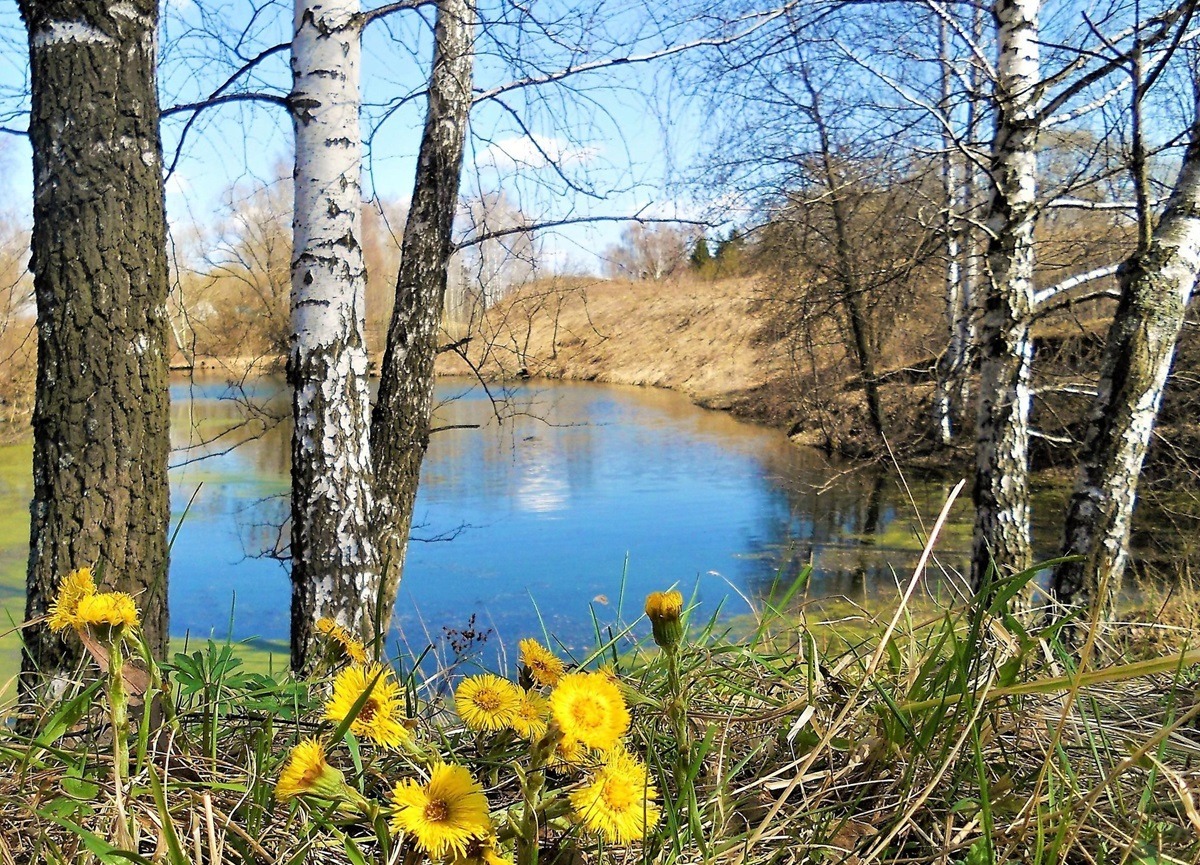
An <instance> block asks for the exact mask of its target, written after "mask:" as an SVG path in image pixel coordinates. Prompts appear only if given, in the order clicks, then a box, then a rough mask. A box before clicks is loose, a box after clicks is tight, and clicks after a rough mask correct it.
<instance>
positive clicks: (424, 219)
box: [371, 0, 475, 627]
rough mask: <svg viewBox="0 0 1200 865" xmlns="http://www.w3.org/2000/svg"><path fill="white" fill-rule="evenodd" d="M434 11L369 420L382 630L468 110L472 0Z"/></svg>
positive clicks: (409, 497)
mask: <svg viewBox="0 0 1200 865" xmlns="http://www.w3.org/2000/svg"><path fill="white" fill-rule="evenodd" d="M437 8H438V15H437V26H436V28H435V34H434V37H435V48H434V58H433V71H432V74H431V75H430V81H429V108H428V113H427V114H426V118H425V131H424V134H423V136H422V138H421V149H420V153H419V155H418V158H417V177H416V183H415V186H414V189H413V197H412V205H411V207H410V208H409V213H408V221H407V223H406V224H405V227H404V240H403V242H402V245H401V259H400V272H399V274H398V276H397V278H396V305H395V308H394V309H393V311H392V320H391V324H390V326H389V327H388V336H387V347H386V350H385V353H384V359H383V367H382V369H381V371H380V380H379V396H378V399H377V401H376V404H375V409H374V413H373V414H372V417H371V449H372V451H371V452H372V455H373V457H374V459H375V478H376V487H375V496H376V508H377V511H376V512H377V519H378V537H379V539H380V552H381V562H382V566H383V570H384V585H383V591H382V595H381V597H382V604H381V608H380V611H381V614H382V617H383V621H382V622H381V627H386V626H387V623H388V620H389V619H390V616H391V612H392V606H393V604H394V601H395V598H396V591H397V589H398V588H399V585H400V577H401V575H402V572H403V568H404V560H405V554H406V552H407V549H408V536H409V532H410V531H411V528H412V518H413V506H414V504H415V501H416V495H417V483H418V481H419V479H420V474H421V462H422V461H423V460H424V458H425V450H426V448H427V447H428V445H429V417H430V413H431V411H432V408H433V362H434V359H435V358H436V356H437V348H438V331H439V327H440V324H441V318H442V305H443V301H444V299H445V294H446V274H447V268H448V265H449V262H450V255H451V251H452V242H451V241H452V236H451V232H452V230H453V226H454V216H455V213H456V211H457V209H458V187H459V180H460V178H461V174H462V158H463V143H464V141H465V140H466V133H467V119H468V115H469V113H470V110H471V98H472V93H471V75H472V62H473V53H472V52H473V45H474V38H475V8H474V6H473V5H472V2H471V0H438V4H437Z"/></svg>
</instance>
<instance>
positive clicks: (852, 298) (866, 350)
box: [801, 69, 885, 439]
mask: <svg viewBox="0 0 1200 865" xmlns="http://www.w3.org/2000/svg"><path fill="white" fill-rule="evenodd" d="M801 74H802V75H803V80H804V86H805V88H806V89H807V90H808V94H809V96H810V97H811V98H812V104H811V106H810V108H809V116H810V117H811V119H812V121H813V125H814V126H815V127H816V129H817V137H818V140H819V141H820V144H821V167H822V172H823V174H824V178H823V179H824V181H825V188H826V189H827V190H828V199H829V208H830V215H831V216H832V217H833V230H834V248H835V255H836V256H837V267H836V274H837V281H838V289H839V295H840V296H839V300H840V301H841V304H842V309H843V310H845V312H846V318H847V320H848V321H849V323H850V338H851V341H852V343H853V347H854V355H855V360H857V361H858V371H859V375H860V377H861V378H862V383H863V395H864V397H865V398H866V402H867V420H868V421H869V422H870V424H871V430H872V432H874V433H875V435H876V436H877V437H878V438H879V439H882V438H883V437H884V435H885V430H884V419H883V402H882V400H881V399H880V395H879V377H878V375H877V373H876V365H875V349H874V347H873V345H872V339H871V336H872V334H871V322H870V319H869V318H868V315H867V305H866V297H865V294H866V293H865V290H864V288H863V286H862V284H861V283H860V282H859V279H858V273H857V268H856V266H855V261H856V253H855V250H854V240H853V238H852V237H851V228H850V213H849V212H848V210H847V206H846V197H845V195H844V194H843V193H842V188H843V186H844V185H845V182H846V181H845V178H843V177H842V176H841V175H840V174H839V172H838V171H837V168H836V167H835V166H834V164H833V142H832V141H831V139H830V135H829V128H828V127H827V126H826V125H825V117H824V115H823V114H822V113H821V97H820V93H819V92H818V91H817V88H816V87H814V86H813V83H812V79H811V78H810V77H809V75H808V71H807V69H804V70H802V73H801Z"/></svg>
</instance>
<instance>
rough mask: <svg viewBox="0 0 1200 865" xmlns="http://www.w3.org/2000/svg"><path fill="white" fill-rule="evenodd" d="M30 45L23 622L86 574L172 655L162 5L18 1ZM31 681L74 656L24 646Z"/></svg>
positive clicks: (40, 645) (37, 639)
mask: <svg viewBox="0 0 1200 865" xmlns="http://www.w3.org/2000/svg"><path fill="white" fill-rule="evenodd" d="M20 8H21V14H22V17H23V18H24V20H25V23H26V25H27V26H28V29H29V56H30V66H31V85H32V97H33V105H32V113H31V115H30V124H29V133H30V139H31V143H32V145H33V175H34V203H33V243H32V246H33V264H32V266H33V275H34V291H35V294H36V297H37V307H38V373H37V394H36V402H35V405H34V416H33V433H34V445H33V488H34V492H33V496H34V498H33V505H32V519H31V531H30V554H29V570H28V574H27V583H26V588H27V600H26V607H25V609H26V616H27V618H29V619H36V618H38V617H40V616H43V615H45V614H46V612H47V610H48V608H49V605H50V603H51V602H52V600H53V599H54V595H55V594H56V592H57V590H58V585H59V580H60V579H61V578H62V577H63V576H64V575H65V574H66V573H67V572H69V571H70V570H72V569H73V568H77V567H82V566H85V565H90V566H95V567H99V568H101V569H102V575H103V579H104V583H105V584H106V585H108V586H110V587H115V588H119V589H121V590H124V591H128V592H131V593H132V594H134V595H135V596H136V599H137V603H138V606H139V607H140V608H141V610H142V627H143V629H144V632H145V635H146V637H147V639H148V640H149V643H150V646H151V648H152V649H153V650H154V651H155V652H156V653H157V654H158V655H159V656H160V657H161V656H163V655H164V654H165V651H166V646H167V522H168V520H169V517H170V512H169V508H168V484H167V454H168V448H169V437H168V424H169V422H170V414H169V407H168V389H167V357H166V329H167V322H166V299H167V259H166V226H165V221H164V208H163V177H162V146H161V142H160V140H159V131H158V111H159V110H158V93H157V90H156V87H155V60H156V57H155V54H156V39H155V35H156V31H157V26H158V3H157V0H123V2H110V0H90V2H89V0H22V2H21V4H20ZM24 636H25V657H24V661H23V669H24V672H25V674H26V675H25V677H24V679H23V682H24V686H25V688H27V689H28V688H32V687H36V684H37V680H36V673H37V671H41V672H42V673H46V674H51V673H55V672H57V671H61V670H63V669H65V668H67V666H68V665H71V664H73V662H75V661H76V660H77V659H78V657H79V654H80V651H81V649H80V647H79V645H78V641H77V640H64V639H62V638H61V637H57V636H54V635H52V634H50V632H49V631H48V629H46V628H45V627H43V626H40V625H39V626H36V627H32V628H29V629H27V630H26V631H25V635H24Z"/></svg>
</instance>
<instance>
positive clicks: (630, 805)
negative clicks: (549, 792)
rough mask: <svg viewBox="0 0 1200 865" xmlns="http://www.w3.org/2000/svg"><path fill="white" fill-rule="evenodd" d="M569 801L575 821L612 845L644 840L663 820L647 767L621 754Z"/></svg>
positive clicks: (617, 754) (618, 753)
mask: <svg viewBox="0 0 1200 865" xmlns="http://www.w3.org/2000/svg"><path fill="white" fill-rule="evenodd" d="M570 798H571V807H572V808H573V809H574V811H575V817H576V819H577V820H579V822H580V823H582V824H583V826H584V827H585V828H586V829H587V830H589V831H591V832H598V833H600V834H602V835H603V836H604V837H605V838H606V839H607V840H608V841H609V842H610V843H613V844H627V843H629V842H630V841H639V840H641V839H642V838H644V837H645V836H646V832H647V831H649V830H651V829H653V828H654V827H655V826H656V825H657V824H658V819H659V816H660V812H659V808H658V805H656V804H655V802H654V800H655V799H657V798H658V791H657V790H656V789H655V788H654V785H653V784H651V783H649V781H648V780H647V779H646V767H645V766H644V765H643V764H642V763H641V762H640V761H638V760H637V759H635V758H634V757H632V756H630V755H629V754H627V753H625V752H624V751H620V750H617V751H613V752H612V754H611V755H610V756H609V759H608V762H607V763H606V764H605V765H604V766H602V767H601V768H600V770H599V771H597V772H596V774H595V775H594V776H593V778H592V780H591V782H590V783H589V784H587V786H585V787H582V788H581V789H579V790H576V791H575V792H574V793H572V794H571V797H570Z"/></svg>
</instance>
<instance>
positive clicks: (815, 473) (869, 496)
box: [171, 379, 966, 648]
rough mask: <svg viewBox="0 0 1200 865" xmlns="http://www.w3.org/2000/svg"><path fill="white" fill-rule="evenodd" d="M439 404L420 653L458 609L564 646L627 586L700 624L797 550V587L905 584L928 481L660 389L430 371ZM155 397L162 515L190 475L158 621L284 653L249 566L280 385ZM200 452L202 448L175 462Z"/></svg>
mask: <svg viewBox="0 0 1200 865" xmlns="http://www.w3.org/2000/svg"><path fill="white" fill-rule="evenodd" d="M234 395H236V396H238V397H239V398H238V399H230V398H229V397H231V396H234ZM437 395H438V399H439V401H440V402H441V406H440V408H439V410H438V412H437V415H436V418H435V426H437V427H443V428H446V429H445V431H443V432H440V433H438V434H436V435H435V436H434V437H433V441H432V444H431V447H430V450H429V454H428V457H427V459H426V462H425V466H424V469H423V473H422V481H421V489H420V494H419V496H418V500H417V509H416V524H417V527H416V528H415V529H414V535H415V537H417V538H418V539H420V540H419V541H418V542H416V543H414V544H413V546H412V549H411V551H410V554H409V561H408V566H407V572H406V577H405V581H404V583H403V585H402V587H401V594H400V598H399V600H398V602H397V619H396V621H397V625H398V626H399V628H400V630H401V632H402V633H403V635H405V636H406V637H407V639H408V641H409V642H410V643H413V644H416V645H418V647H419V645H421V644H423V642H424V640H425V638H426V635H429V636H432V637H434V638H436V637H438V636H440V634H441V632H442V628H443V627H444V626H445V627H457V628H463V627H465V626H466V623H467V622H468V619H469V617H470V616H471V615H472V614H475V615H476V616H477V624H478V625H481V626H483V627H485V628H491V629H493V631H494V632H495V633H496V634H497V636H499V637H501V638H502V639H503V640H504V642H505V643H506V644H509V645H512V644H514V642H515V640H516V639H517V638H518V637H520V636H523V635H525V634H528V633H541V631H542V626H543V624H544V626H545V628H546V630H548V631H549V632H550V633H552V634H555V635H556V636H557V637H558V639H560V640H561V641H562V642H563V643H564V644H566V645H567V646H569V647H575V648H578V647H583V646H586V645H590V644H591V643H592V642H593V628H594V625H593V623H592V619H591V613H590V612H589V610H591V609H594V610H595V621H596V622H597V623H598V624H599V625H600V626H601V627H603V626H604V625H606V624H608V623H610V622H612V621H614V620H615V619H616V618H617V616H618V613H619V608H620V606H621V605H622V604H624V606H625V607H626V612H627V614H629V615H627V616H626V617H625V618H627V619H628V618H633V617H634V616H635V615H636V614H637V613H638V612H639V611H640V610H639V607H640V601H641V598H642V597H643V596H644V593H645V592H647V591H649V590H652V589H657V588H662V587H664V586H666V585H669V584H671V583H679V584H680V585H681V586H683V587H684V589H685V590H686V591H689V592H690V591H692V590H693V589H694V590H695V591H696V593H697V597H698V599H699V600H700V601H701V603H702V604H703V605H704V610H705V611H706V612H708V613H711V612H712V611H714V610H716V609H717V608H718V606H721V605H723V607H722V609H723V612H724V613H725V614H729V615H733V614H738V613H742V612H745V611H746V610H747V600H748V601H749V602H750V603H759V602H760V601H761V599H763V598H764V597H767V596H768V595H769V594H770V593H771V591H772V587H773V586H774V585H776V584H777V583H778V581H779V579H780V577H781V576H783V577H785V578H786V577H787V576H788V575H789V574H791V573H794V572H795V571H796V570H797V569H798V567H799V565H800V564H801V563H803V562H805V561H808V560H809V559H811V560H812V562H813V564H814V568H815V571H814V577H813V580H812V585H811V589H810V592H811V593H812V594H814V595H822V594H846V595H850V596H852V597H861V596H862V595H863V594H865V593H871V592H875V591H888V590H891V591H894V588H892V587H893V586H894V572H893V570H892V568H895V569H896V572H898V573H899V574H901V575H903V576H907V574H906V570H908V569H910V568H911V566H912V564H913V562H914V561H915V559H916V554H917V552H918V551H919V546H920V537H921V534H920V520H921V519H923V520H925V521H927V522H929V523H931V522H932V520H933V518H934V517H935V516H936V514H937V511H938V509H939V508H940V507H941V504H942V502H943V501H944V495H945V493H946V492H947V491H948V488H947V487H946V486H944V485H942V484H935V485H929V484H925V485H922V484H917V485H916V486H915V487H914V488H913V491H912V494H913V496H914V499H915V506H916V507H915V510H914V507H913V504H912V503H910V502H909V501H908V497H907V494H905V493H904V492H903V491H902V490H901V489H900V487H899V486H898V485H897V484H896V483H895V482H893V481H892V480H891V479H889V478H888V477H886V476H884V475H880V474H870V473H866V472H862V471H850V470H848V469H847V468H846V467H840V466H837V465H831V464H830V463H828V462H827V461H826V460H825V459H824V458H823V457H822V456H821V455H820V454H819V453H817V452H815V451H810V450H804V449H799V448H796V447H794V446H792V445H791V444H790V443H788V442H787V440H786V439H785V438H784V437H783V436H782V435H780V434H779V433H777V432H774V431H771V430H765V429H761V428H758V427H754V426H750V425H747V424H742V423H739V422H737V421H735V420H733V419H732V418H730V417H729V416H727V415H725V414H722V413H719V412H710V411H705V410H702V409H698V408H696V407H695V406H693V405H691V404H690V403H689V402H688V401H687V400H686V399H685V398H683V397H681V396H679V395H677V394H672V393H667V392H660V391H651V390H642V389H637V388H624V387H612V386H606V385H594V384H553V385H548V384H545V383H542V384H539V385H537V386H530V387H521V388H519V389H517V390H515V391H513V392H511V393H509V394H506V395H505V397H506V398H505V399H503V400H501V401H499V402H494V401H493V399H492V398H491V397H490V396H489V395H488V394H486V393H485V392H483V391H482V390H481V389H479V388H477V387H473V386H471V385H470V383H467V382H462V381H449V380H448V381H442V382H440V383H439V385H438V390H437ZM223 397H224V398H223ZM172 399H173V404H174V412H175V415H174V418H173V427H172V434H173V441H174V444H175V446H176V449H177V450H176V453H175V457H174V460H173V461H174V463H175V464H176V468H175V469H173V474H172V478H173V482H174V492H173V495H174V499H173V501H174V505H175V508H176V511H177V513H176V516H177V517H178V516H179V515H180V513H181V511H182V509H183V507H184V505H185V504H186V503H187V501H188V497H189V496H190V495H191V494H192V492H193V491H194V490H195V489H196V487H197V486H198V485H200V484H203V486H202V487H201V489H200V492H199V493H198V494H197V495H196V498H195V502H194V504H193V506H192V508H191V510H190V512H189V513H188V515H187V518H186V520H185V521H184V523H183V527H182V529H181V530H180V532H179V536H178V539H177V541H176V544H175V547H174V554H173V561H172V581H171V603H172V631H173V633H175V634H177V635H182V634H183V633H184V632H185V631H187V632H190V633H192V634H198V635H207V634H208V633H210V632H214V633H217V634H220V635H223V634H224V633H225V631H226V629H227V627H228V622H229V620H230V615H231V612H233V621H234V634H235V635H236V636H238V637H248V636H252V635H253V636H257V637H261V638H265V639H270V640H279V641H284V640H286V638H287V627H288V602H289V598H290V591H289V587H288V584H287V577H286V572H285V571H284V569H283V567H282V566H281V565H280V563H279V562H277V561H275V560H273V559H272V558H270V557H269V556H264V552H269V551H272V550H276V549H277V548H278V545H279V540H280V538H281V537H284V538H286V534H284V535H282V536H281V534H280V532H281V527H282V525H283V521H284V518H285V517H286V514H287V502H286V498H285V494H286V492H287V487H288V480H287V474H286V472H287V461H288V428H287V425H286V423H283V422H279V418H281V417H283V416H285V415H286V413H287V407H288V404H287V400H286V396H285V394H284V390H283V386H282V382H279V381H275V380H270V379H263V380H258V381H255V382H252V383H251V384H250V387H249V391H248V392H247V393H246V394H242V393H239V392H237V391H232V390H230V389H228V388H227V387H226V386H225V385H224V384H222V383H218V382H208V383H205V382H181V383H179V384H177V385H176V386H175V387H174V388H173V391H172ZM465 427H477V428H465ZM238 441H241V442H244V443H243V444H242V446H240V447H237V448H234V449H232V450H231V449H229V448H230V445H232V444H234V443H235V442H238ZM205 453H214V454H218V455H217V456H214V457H213V458H212V459H206V460H200V461H195V460H194V458H195V457H196V456H198V455H201V454H205ZM959 513H961V514H965V502H964V503H963V505H962V509H961V510H960V511H959ZM917 514H919V515H920V519H918V518H917V516H916V515H917ZM964 531H965V527H964V526H963V525H962V524H961V523H956V524H955V525H954V526H952V527H951V530H950V531H949V532H947V534H946V535H945V536H944V537H943V542H942V544H941V549H942V553H943V555H945V556H949V563H950V564H952V565H959V564H961V556H962V551H963V550H964V549H965V546H966V545H965V542H964V537H965V535H964ZM449 538H453V540H448V539H449ZM439 541H443V542H439ZM235 597H236V602H235V600H234V598H235Z"/></svg>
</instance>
